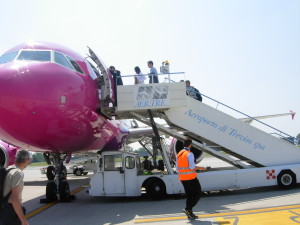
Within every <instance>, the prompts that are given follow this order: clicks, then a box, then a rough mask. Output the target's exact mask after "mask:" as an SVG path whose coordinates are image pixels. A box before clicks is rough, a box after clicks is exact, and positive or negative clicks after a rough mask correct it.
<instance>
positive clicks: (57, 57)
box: [54, 52, 73, 70]
mask: <svg viewBox="0 0 300 225" xmlns="http://www.w3.org/2000/svg"><path fill="white" fill-rule="evenodd" d="M54 61H55V62H56V63H57V64H60V65H62V66H64V67H67V68H68V69H70V70H73V68H72V66H71V65H70V63H69V62H68V60H67V59H66V58H65V57H64V55H62V54H60V53H58V52H54Z"/></svg>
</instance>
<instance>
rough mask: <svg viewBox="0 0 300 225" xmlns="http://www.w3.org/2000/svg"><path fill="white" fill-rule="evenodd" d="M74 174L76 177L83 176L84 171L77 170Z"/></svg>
mask: <svg viewBox="0 0 300 225" xmlns="http://www.w3.org/2000/svg"><path fill="white" fill-rule="evenodd" d="M74 174H75V175H76V176H81V175H82V170H81V169H76V170H75V171H74Z"/></svg>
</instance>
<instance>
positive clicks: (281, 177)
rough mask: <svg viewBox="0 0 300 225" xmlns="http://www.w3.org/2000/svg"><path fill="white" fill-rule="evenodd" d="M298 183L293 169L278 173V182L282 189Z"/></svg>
mask: <svg viewBox="0 0 300 225" xmlns="http://www.w3.org/2000/svg"><path fill="white" fill-rule="evenodd" d="M296 183H297V180H296V174H295V173H294V172H293V171H291V170H282V171H281V172H280V173H279V174H278V175H277V184H278V186H279V187H280V188H282V189H289V188H292V187H294V186H295V185H296Z"/></svg>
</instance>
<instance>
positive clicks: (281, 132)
mask: <svg viewBox="0 0 300 225" xmlns="http://www.w3.org/2000/svg"><path fill="white" fill-rule="evenodd" d="M201 95H202V96H203V97H205V98H207V99H210V100H212V101H213V102H216V103H217V107H218V106H219V105H222V106H224V107H226V108H228V109H231V110H233V111H235V112H237V113H239V114H241V115H243V116H245V117H247V118H249V119H251V120H253V121H256V122H258V123H260V124H262V125H264V126H267V127H269V128H271V129H272V130H275V131H277V132H279V134H278V133H270V134H272V135H273V134H277V135H278V136H281V137H282V138H284V139H286V138H287V137H290V138H294V137H293V136H291V135H289V134H287V133H285V132H283V131H281V130H279V129H277V128H275V127H272V126H270V125H269V124H266V123H264V122H262V121H260V120H258V119H256V118H254V117H252V116H249V115H247V114H245V113H243V112H241V111H239V110H237V109H234V108H232V107H230V106H228V105H226V104H224V103H222V102H220V101H218V100H215V99H213V98H211V97H208V96H207V95H204V94H202V93H201ZM282 134H284V135H286V136H287V137H284V136H283V135H282Z"/></svg>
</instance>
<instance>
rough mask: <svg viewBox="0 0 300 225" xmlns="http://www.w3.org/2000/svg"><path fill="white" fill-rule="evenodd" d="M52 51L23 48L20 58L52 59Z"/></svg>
mask: <svg viewBox="0 0 300 225" xmlns="http://www.w3.org/2000/svg"><path fill="white" fill-rule="evenodd" d="M50 59H51V57H50V51H28V50H23V51H22V52H21V53H20V55H19V57H18V60H28V61H41V62H45V61H50Z"/></svg>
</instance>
